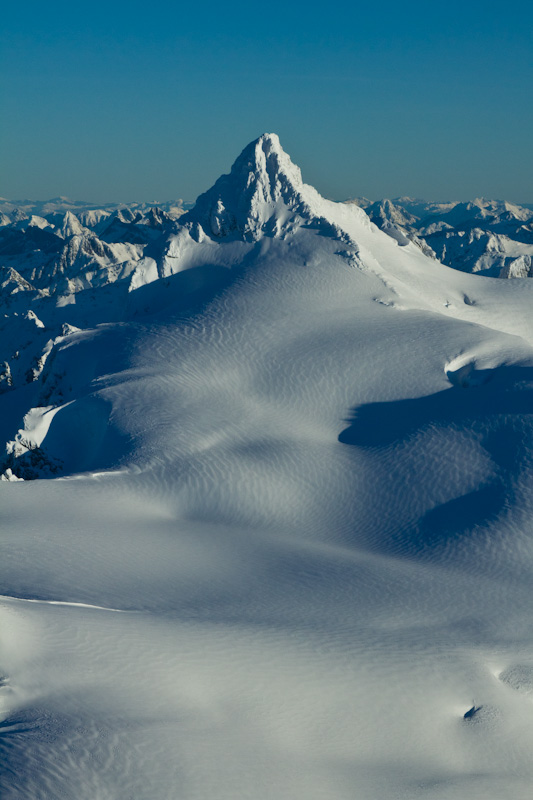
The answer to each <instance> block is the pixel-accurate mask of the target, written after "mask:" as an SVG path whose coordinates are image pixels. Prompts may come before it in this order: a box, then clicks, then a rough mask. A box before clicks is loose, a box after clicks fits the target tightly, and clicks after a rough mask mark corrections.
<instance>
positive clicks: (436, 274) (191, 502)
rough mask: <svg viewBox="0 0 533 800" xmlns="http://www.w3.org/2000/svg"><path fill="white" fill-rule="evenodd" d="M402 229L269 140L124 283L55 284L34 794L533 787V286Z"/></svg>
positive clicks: (442, 794)
mask: <svg viewBox="0 0 533 800" xmlns="http://www.w3.org/2000/svg"><path fill="white" fill-rule="evenodd" d="M401 244H402V246H399V244H398V242H397V241H396V240H395V239H393V238H391V237H390V236H387V235H386V234H385V233H383V232H382V231H380V230H379V229H378V228H377V227H376V226H375V225H374V224H373V223H371V222H370V221H369V219H368V217H367V215H366V214H365V212H364V211H363V210H361V209H360V208H358V207H357V206H356V205H355V204H336V203H332V202H330V201H327V200H325V199H323V198H321V197H320V196H319V195H318V193H317V192H316V191H315V190H314V189H313V188H312V187H309V186H307V185H305V184H304V183H303V182H302V180H301V176H300V172H299V170H298V168H297V167H295V166H294V165H293V164H292V162H291V161H290V159H289V157H288V156H287V154H286V153H284V151H283V150H282V148H281V145H280V143H279V140H278V138H277V137H276V136H275V135H273V134H266V135H264V136H262V137H261V138H260V139H259V140H257V141H256V142H254V143H252V144H251V145H249V146H248V147H247V148H246V149H245V150H244V151H243V153H242V154H241V156H240V157H239V158H238V159H237V161H236V162H235V165H234V167H233V169H232V171H231V173H230V174H229V175H226V176H223V177H222V178H220V179H219V181H217V182H216V183H215V185H214V186H213V187H212V189H210V190H209V191H208V192H206V193H205V194H204V195H202V196H201V197H200V198H199V200H198V203H197V206H196V207H195V209H193V210H192V211H191V212H189V213H188V214H186V215H184V216H183V217H181V218H180V227H179V229H178V230H177V231H176V233H175V234H173V235H171V236H170V237H169V238H168V241H167V242H166V244H165V246H164V249H163V251H162V252H160V253H158V254H155V255H154V257H153V258H152V256H149V257H147V258H146V260H140V262H139V264H137V267H136V269H135V271H134V272H133V273H132V274H131V276H130V275H128V276H127V280H126V281H124V283H125V284H126V288H125V289H124V292H123V293H121V291H119V290H120V286H119V283H118V282H117V283H115V284H112V285H107V286H104V287H102V288H99V289H87V290H85V291H81V292H78V293H77V294H75V295H68V294H65V295H64V296H63V298H61V299H60V300H59V301H58V300H57V298H44V299H41V300H40V301H39V303H40V304H41V305H40V306H39V307H38V318H39V319H41V318H42V319H43V322H44V323H45V325H46V326H47V330H52V329H53V330H54V331H56V330H57V331H59V330H62V329H61V325H63V324H64V323H68V324H69V325H70V326H71V327H69V328H65V329H63V330H64V331H65V332H64V334H63V335H61V336H58V334H55V335H56V338H55V339H53V341H52V347H51V350H50V352H49V354H48V356H47V361H46V364H45V366H44V368H43V370H42V373H41V374H40V375H39V376H38V379H37V380H35V381H34V382H32V383H30V384H28V385H24V386H22V387H21V388H19V389H14V390H11V391H8V392H6V393H5V394H3V395H1V396H0V420H1V429H2V430H3V431H5V441H6V442H9V441H13V440H14V436H15V434H16V432H17V431H18V430H21V431H23V430H25V431H26V432H27V436H29V435H30V434H31V435H32V436H33V439H32V442H33V444H34V445H36V446H38V448H39V450H38V451H35V450H34V451H33V452H34V453H36V452H37V453H38V459H37V463H35V462H32V463H31V464H30V465H26V466H25V467H24V469H25V470H26V471H27V470H31V469H33V470H37V472H38V471H39V469H41V467H40V465H41V464H42V465H44V466H42V473H40V474H41V475H42V477H43V479H41V480H36V481H29V480H24V481H14V480H13V478H14V477H20V474H19V473H22V472H24V469H19V470H18V467H19V466H20V465H18V464H17V458H16V457H15V458H12V460H11V461H10V462H9V464H7V462H6V467H5V470H4V474H5V476H6V479H5V480H4V482H2V483H1V485H0V490H1V491H2V516H3V525H2V559H1V561H0V573H1V576H2V587H3V588H2V593H3V598H1V599H0V616H1V620H0V636H1V652H0V673H1V674H2V675H4V676H5V683H4V685H3V686H2V687H0V694H2V695H3V697H2V705H1V706H0V708H3V712H2V716H3V719H4V721H3V723H2V727H1V728H0V744H1V745H2V747H3V763H4V767H3V771H2V772H1V778H0V785H2V789H3V797H5V798H6V800H19V798H20V799H21V800H22V798H24V800H28V798H36V799H37V798H39V800H40V798H43V800H44V798H55V797H58V798H59V797H65V798H68V800H71V798H72V800H74V798H75V799H76V800H95V798H98V799H99V800H100V798H102V799H103V800H111V799H113V800H118V798H120V800H122V798H130V797H131V798H135V799H136V800H167V798H179V800H196V799H198V800H235V798H253V800H274V798H276V800H277V799H278V798H290V800H325V798H327V800H353V798H361V800H374V799H375V798H379V800H411V799H412V798H430V799H431V800H444V799H446V800H452V799H453V800H464V798H466V797H468V798H474V799H476V800H480V799H481V798H483V800H486V799H487V798H494V800H501V798H503V797H512V798H519V799H520V800H521V799H522V798H523V799H524V800H525V798H527V797H529V793H530V788H531V783H532V780H533V766H532V763H531V750H532V747H533V705H532V701H531V686H533V678H532V676H533V635H532V632H531V616H532V613H533V600H532V595H531V580H532V577H533V576H532V571H533V545H532V539H531V519H532V513H531V512H532V508H533V489H532V487H533V482H532V477H533V476H532V469H533V417H532V415H531V407H532V405H531V403H532V392H533V322H532V317H531V303H532V299H533V294H532V293H533V284H532V283H531V282H530V281H529V280H520V279H517V280H514V281H496V280H492V279H490V278H483V277H480V276H476V275H470V274H465V273H461V272H458V271H455V270H452V269H450V268H448V267H445V266H443V265H442V264H440V263H438V262H437V261H435V260H434V259H431V258H428V257H427V256H426V255H424V254H423V253H422V251H421V250H420V249H419V247H417V246H416V244H414V243H412V242H407V243H405V242H402V243H401ZM150 258H151V259H152V260H149V259H150ZM128 289H129V291H128ZM24 294H27V293H26V292H20V293H19V294H18V295H17V297H18V296H20V295H24ZM69 297H71V298H72V297H74V298H75V302H67V299H68V298H69ZM36 308H37V306H36ZM47 315H48V316H47ZM69 315H70V316H69ZM106 315H107V316H106ZM17 319H20V318H19V317H17ZM81 320H83V324H82V322H81ZM21 324H22V323H21ZM23 324H24V325H25V326H28V325H29V320H28V319H24V322H23ZM74 326H76V328H75V327H74ZM33 328H34V329H35V330H36V331H37V334H36V335H40V334H39V332H40V330H41V329H37V328H36V327H35V324H33ZM77 328H83V330H77ZM24 330H26V328H24ZM42 336H44V333H42ZM48 338H50V337H49V336H48ZM42 344H43V343H42V342H41V343H40V344H39V347H42ZM30 409H31V410H30ZM25 414H26V424H25V425H24V426H23V427H22V425H21V423H22V418H23V417H24V415H25ZM21 457H22V458H24V456H21ZM60 460H61V464H60V465H59V466H58V463H59V461H60ZM50 463H52V464H54V465H55V466H56V467H57V469H58V471H57V472H56V473H52V474H54V475H58V476H60V477H62V478H76V480H62V479H57V478H55V479H44V477H45V476H47V477H48V476H49V475H50V473H47V472H46V470H47V469H48V465H49V464H50ZM17 470H18V471H17ZM8 471H9V472H8ZM22 477H24V475H22ZM30 477H31V475H30ZM8 482H9V483H11V484H12V485H10V486H7V483H8ZM28 601H31V602H28ZM103 611H105V612H106V613H103ZM117 611H120V612H125V613H116V612H117ZM473 706H476V707H480V710H479V711H478V712H476V713H475V714H474V715H473V716H471V717H470V718H466V719H465V718H464V715H465V713H467V712H468V711H469V709H471V708H472V707H473Z"/></svg>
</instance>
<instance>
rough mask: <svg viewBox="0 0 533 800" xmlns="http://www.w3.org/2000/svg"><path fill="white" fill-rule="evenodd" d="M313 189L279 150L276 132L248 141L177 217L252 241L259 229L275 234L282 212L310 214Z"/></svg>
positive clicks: (210, 230)
mask: <svg viewBox="0 0 533 800" xmlns="http://www.w3.org/2000/svg"><path fill="white" fill-rule="evenodd" d="M315 197H318V193H317V192H316V190H314V189H313V188H312V187H310V186H306V185H305V184H304V183H303V181H302V176H301V172H300V169H299V167H297V166H296V165H295V164H293V163H292V161H291V159H290V158H289V156H288V155H287V154H286V153H285V152H284V151H283V149H282V148H281V145H280V143H279V139H278V137H277V136H276V134H264V135H263V136H261V137H260V138H259V139H257V140H256V141H255V142H252V143H251V144H250V145H249V146H248V147H247V148H245V150H243V152H242V153H241V155H240V156H239V158H238V159H237V160H236V161H235V163H234V164H233V167H232V168H231V172H230V173H229V175H223V176H222V177H221V178H219V179H218V181H217V182H216V183H215V185H214V186H213V187H212V188H211V189H209V191H207V192H205V194H202V195H200V197H199V198H198V200H197V202H196V206H195V208H194V209H193V210H192V211H191V212H189V213H188V214H186V215H185V216H184V217H182V219H181V220H180V221H181V222H182V223H187V222H197V223H199V224H200V225H201V226H202V227H203V229H204V231H205V232H206V233H207V234H208V235H210V236H215V237H228V236H231V235H236V236H238V237H240V236H243V237H244V238H245V239H248V240H250V241H255V240H257V239H258V238H260V236H261V235H262V234H263V233H265V232H270V233H274V234H276V233H278V234H279V233H280V232H281V231H282V229H283V226H284V223H285V221H286V218H287V216H288V213H290V214H292V215H294V214H298V215H300V216H301V217H302V218H309V217H310V216H312V213H311V210H310V206H309V200H310V199H311V201H312V199H314V198H315Z"/></svg>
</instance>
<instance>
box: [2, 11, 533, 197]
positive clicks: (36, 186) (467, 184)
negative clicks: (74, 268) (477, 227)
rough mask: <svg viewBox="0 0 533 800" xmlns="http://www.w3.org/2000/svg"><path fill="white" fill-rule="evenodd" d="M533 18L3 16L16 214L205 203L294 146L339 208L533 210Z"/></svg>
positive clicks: (5, 138)
mask: <svg viewBox="0 0 533 800" xmlns="http://www.w3.org/2000/svg"><path fill="white" fill-rule="evenodd" d="M532 5H533V4H530V3H529V2H528V3H526V2H521V1H520V2H514V3H507V4H503V3H492V2H484V3H481V2H477V0H475V1H474V2H468V1H467V0H464V2H456V0H451V1H450V2H440V0H438V1H437V2H433V3H421V2H409V0H407V2H404V3H403V4H400V3H397V2H395V3H393V2H389V0H384V1H383V2H380V3H375V4H372V3H365V4H362V3H359V2H357V1H356V0H350V1H349V2H344V0H342V1H341V2H336V3H327V2H322V3H321V4H314V3H312V2H306V3H301V2H296V3H295V2H293V3H287V2H285V3H280V2H277V0H276V1H275V2H269V3H263V4H257V3H254V4H252V3H243V2H233V3H223V2H217V3H213V2H211V0H206V2H203V3H202V4H195V5H193V4H192V3H189V4H181V3H179V2H178V3H173V4H167V3H152V4H150V3H148V2H143V3H138V2H128V3H125V2H122V0H120V1H119V2H115V3H112V2H109V3H103V2H100V0H97V2H93V3H90V4H87V5H81V6H80V5H75V4H73V3H63V2H54V3H51V4H45V3H42V2H40V3H38V4H37V3H34V2H32V1H30V2H27V3H25V4H20V5H18V6H16V5H15V4H14V3H11V4H10V6H8V7H7V8H4V10H3V12H2V20H1V32H0V38H1V51H2V64H1V66H2V112H3V113H2V117H3V120H4V125H3V126H2V134H1V137H2V139H1V148H2V149H1V151H2V165H1V166H2V180H1V185H0V194H1V195H3V196H4V197H11V198H23V197H31V198H34V199H35V198H36V199H44V198H47V197H51V196H55V195H58V194H65V195H69V196H71V197H74V198H80V199H88V200H93V201H96V202H101V201H104V200H116V201H132V200H153V199H159V200H166V199H175V198H178V197H183V198H186V199H194V198H195V197H196V195H197V194H199V193H200V192H201V191H203V190H205V189H206V188H208V186H210V185H211V184H212V183H213V182H214V180H215V179H216V178H217V177H218V175H219V174H220V173H222V172H227V171H228V170H229V168H230V166H231V163H232V162H233V160H234V159H235V158H236V156H237V155H238V154H239V152H240V151H241V150H242V148H243V147H244V146H245V145H246V144H247V143H248V142H249V141H251V140H252V139H254V138H256V137H257V136H259V135H260V134H261V133H263V132H264V131H274V132H276V133H278V134H279V136H280V138H281V142H282V145H283V146H284V148H285V149H286V150H287V151H288V152H289V153H290V155H291V156H292V158H293V160H294V161H296V163H298V164H299V165H300V166H301V167H302V171H303V176H304V179H305V180H306V181H307V182H308V183H312V184H314V185H315V186H316V187H317V188H318V189H319V190H320V191H321V192H322V193H323V194H325V195H326V196H329V197H333V198H336V199H344V198H347V197H350V196H355V195H366V196H368V197H370V198H372V199H375V198H378V197H384V196H388V197H393V196H397V195H400V194H404V195H413V196H419V197H426V198H429V199H466V198H473V197H475V196H480V195H484V196H486V197H498V198H506V199H509V200H513V201H515V202H533V157H532V139H533V137H532V134H533V88H532V87H533V33H532V32H533V8H532Z"/></svg>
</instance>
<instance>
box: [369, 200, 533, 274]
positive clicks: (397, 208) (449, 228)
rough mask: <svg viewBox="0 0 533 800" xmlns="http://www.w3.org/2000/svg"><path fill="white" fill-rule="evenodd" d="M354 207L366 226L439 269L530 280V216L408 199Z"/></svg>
mask: <svg viewBox="0 0 533 800" xmlns="http://www.w3.org/2000/svg"><path fill="white" fill-rule="evenodd" d="M362 200H363V201H362V202H361V201H354V202H357V204H358V205H362V207H364V208H365V210H366V212H367V214H368V215H369V217H370V219H371V220H372V222H375V223H376V225H378V227H379V228H381V230H383V231H385V233H388V234H389V235H390V236H393V237H394V238H396V239H398V238H399V237H402V236H403V237H404V238H406V239H409V240H411V241H413V242H415V243H417V244H418V246H419V247H420V248H421V249H422V250H423V251H424V252H425V253H426V255H430V256H431V255H433V257H434V258H438V259H439V260H440V261H442V263H443V264H447V265H448V266H449V267H453V268H454V269H460V270H463V271H464V272H476V273H480V274H481V275H487V276H490V277H494V278H529V277H532V276H533V269H532V266H531V264H532V261H531V259H532V256H533V211H532V210H531V209H529V208H527V207H524V206H517V205H514V204H512V203H507V202H502V201H499V200H484V199H476V200H474V201H473V202H471V203H425V202H424V201H422V200H413V199H412V198H409V197H399V198H397V199H395V200H378V201H376V202H375V203H370V201H366V200H364V199H362Z"/></svg>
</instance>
